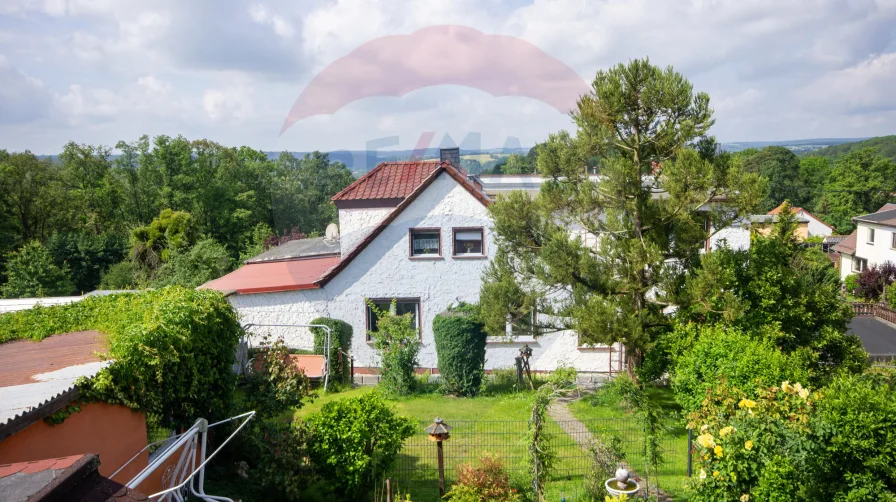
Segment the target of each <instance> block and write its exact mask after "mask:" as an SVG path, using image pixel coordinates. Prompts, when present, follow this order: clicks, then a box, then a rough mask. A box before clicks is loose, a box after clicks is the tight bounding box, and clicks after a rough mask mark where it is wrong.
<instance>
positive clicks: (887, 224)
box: [832, 204, 896, 279]
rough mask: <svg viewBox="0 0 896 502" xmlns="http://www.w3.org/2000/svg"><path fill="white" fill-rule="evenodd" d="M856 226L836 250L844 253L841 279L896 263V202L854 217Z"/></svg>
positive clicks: (841, 264)
mask: <svg viewBox="0 0 896 502" xmlns="http://www.w3.org/2000/svg"><path fill="white" fill-rule="evenodd" d="M852 221H853V223H855V224H856V229H855V230H854V231H853V233H851V234H850V235H849V237H847V238H846V239H844V240H843V241H841V242H840V243H839V244H837V245H836V246H834V247H833V248H832V249H833V250H834V251H836V252H838V253H840V278H841V279H845V278H846V277H847V276H849V275H850V274H856V273H859V272H861V271H863V270H865V269H866V268H868V267H870V266H873V265H879V264H881V263H884V262H887V261H891V262H894V263H896V204H884V205H883V207H881V208H880V209H879V210H878V211H877V212H876V213H871V214H865V215H862V216H856V217H855V218H853V219H852Z"/></svg>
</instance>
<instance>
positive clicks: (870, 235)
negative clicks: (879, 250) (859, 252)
mask: <svg viewBox="0 0 896 502" xmlns="http://www.w3.org/2000/svg"><path fill="white" fill-rule="evenodd" d="M868 244H874V229H873V228H869V229H868Z"/></svg>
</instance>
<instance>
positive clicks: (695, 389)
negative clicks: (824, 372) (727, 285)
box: [672, 325, 809, 411]
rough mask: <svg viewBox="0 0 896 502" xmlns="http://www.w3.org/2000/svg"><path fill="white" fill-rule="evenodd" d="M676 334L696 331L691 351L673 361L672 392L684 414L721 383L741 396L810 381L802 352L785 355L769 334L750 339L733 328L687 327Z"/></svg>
mask: <svg viewBox="0 0 896 502" xmlns="http://www.w3.org/2000/svg"><path fill="white" fill-rule="evenodd" d="M676 329H677V330H680V329H684V330H694V329H696V330H698V331H697V332H698V338H697V341H696V343H694V346H693V348H691V349H690V350H689V351H688V352H686V353H684V354H682V355H681V356H679V357H678V358H676V360H675V367H674V369H673V373H672V388H673V390H674V391H675V400H676V401H678V403H679V404H681V406H682V407H683V408H684V409H685V410H686V411H694V410H697V409H698V408H700V404H701V403H702V402H703V399H704V398H705V397H706V395H707V391H708V390H709V389H711V388H712V387H714V386H715V385H717V384H718V382H719V381H720V380H725V381H727V382H728V383H729V384H730V385H733V386H735V387H737V388H738V389H740V390H741V391H743V392H746V393H748V394H753V393H755V392H756V390H757V389H759V388H760V387H764V386H769V385H773V384H775V383H777V382H781V381H784V380H790V381H802V382H806V381H808V380H809V370H808V369H807V367H808V366H807V364H808V361H805V357H804V356H805V354H804V352H803V351H797V352H795V353H793V354H785V353H784V352H782V351H780V350H779V349H778V348H777V347H776V346H775V345H774V344H773V343H772V342H771V341H770V340H771V339H773V338H774V335H773V334H771V333H769V334H768V335H767V336H763V337H761V338H752V337H751V336H749V335H747V334H744V333H743V332H741V331H740V330H738V329H735V328H725V327H723V326H705V327H698V326H695V325H686V326H680V327H678V328H676Z"/></svg>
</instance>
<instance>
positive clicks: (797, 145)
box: [722, 138, 868, 155]
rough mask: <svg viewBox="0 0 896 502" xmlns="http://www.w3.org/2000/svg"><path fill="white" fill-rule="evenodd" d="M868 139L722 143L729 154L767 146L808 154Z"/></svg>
mask: <svg viewBox="0 0 896 502" xmlns="http://www.w3.org/2000/svg"><path fill="white" fill-rule="evenodd" d="M865 139H868V138H812V139H795V140H790V141H739V142H732V143H722V149H723V150H725V151H727V152H740V151H742V150H746V149H747V148H756V149H762V148H765V147H767V146H783V147H784V148H787V149H788V150H791V151H792V152H794V153H796V154H798V155H799V154H806V153H809V152H814V151H818V150H822V149H825V148H828V147H831V146H835V145H842V144H848V143H854V142H856V141H862V140H865Z"/></svg>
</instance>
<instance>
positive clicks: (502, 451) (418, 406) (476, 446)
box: [285, 387, 665, 502]
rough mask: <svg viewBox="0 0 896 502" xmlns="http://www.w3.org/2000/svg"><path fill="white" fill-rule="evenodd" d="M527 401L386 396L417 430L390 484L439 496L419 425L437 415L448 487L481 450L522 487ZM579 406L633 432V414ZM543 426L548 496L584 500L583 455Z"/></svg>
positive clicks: (307, 411)
mask: <svg viewBox="0 0 896 502" xmlns="http://www.w3.org/2000/svg"><path fill="white" fill-rule="evenodd" d="M373 391H374V389H373V388H372V387H359V388H354V389H351V390H346V391H343V392H340V393H335V394H321V395H320V397H318V398H317V399H316V400H315V401H314V402H313V403H309V404H306V405H305V406H303V407H302V408H300V409H299V410H296V411H295V412H294V413H293V414H292V415H291V416H290V417H285V418H286V419H287V420H288V419H289V418H293V419H303V418H306V417H308V416H309V415H311V414H313V413H315V412H317V411H319V410H320V409H321V407H322V406H323V405H324V404H326V403H328V402H331V401H333V400H336V399H344V398H347V397H351V396H358V395H362V394H364V393H367V392H373ZM658 397H662V396H658ZM531 400H532V393H531V392H519V393H507V394H503V395H499V396H487V397H476V398H452V397H446V396H443V395H440V394H423V395H415V396H410V397H406V398H401V399H394V400H390V401H389V402H390V403H391V404H392V405H393V406H394V407H395V409H396V411H397V412H398V413H400V414H401V415H404V416H407V417H409V418H411V419H413V420H416V421H417V422H418V428H417V429H418V432H417V433H416V434H415V435H414V436H412V437H411V438H409V439H408V440H407V441H406V443H405V446H404V448H403V450H402V452H401V454H400V455H399V458H398V460H397V462H396V466H395V471H394V472H392V475H391V477H392V478H393V483H394V484H395V485H397V487H398V488H399V489H400V490H401V491H402V492H406V491H409V492H410V493H411V496H412V499H413V500H414V501H415V502H427V501H437V500H438V499H439V495H438V482H437V474H436V473H437V472H438V471H437V465H438V464H437V460H436V445H435V444H434V443H432V442H431V441H429V439H428V437H427V436H426V434H425V433H424V432H423V428H424V427H425V426H426V425H428V424H429V423H430V422H431V421H432V419H433V418H434V417H437V416H438V417H441V418H442V419H443V420H444V421H445V422H447V423H448V424H449V425H451V426H453V427H454V429H453V430H452V431H451V438H450V439H449V440H448V441H446V442H445V443H444V451H445V465H446V467H445V474H446V478H447V484H448V485H450V484H451V482H452V480H453V478H454V477H455V476H454V473H455V470H456V468H457V467H458V466H459V465H462V464H464V463H469V462H473V463H475V462H476V460H477V459H478V458H479V457H480V456H482V455H483V454H485V453H491V454H497V455H498V456H499V457H501V458H502V459H503V460H504V462H505V464H506V466H507V469H508V471H509V472H510V474H511V476H512V477H513V478H514V479H515V480H516V484H517V486H526V479H527V472H526V470H525V454H526V447H525V444H524V440H525V436H526V420H528V418H529V414H530V411H531ZM585 406H587V407H588V408H593V409H589V410H587V411H588V412H589V413H594V415H593V416H592V415H588V414H587V413H586V414H583V417H584V418H606V419H607V420H601V421H600V424H602V425H603V426H606V425H607V424H614V425H617V426H619V427H624V428H627V429H629V430H630V432H632V433H634V423H635V422H634V419H633V417H625V416H620V415H619V413H618V412H617V411H615V410H609V411H608V410H604V409H603V407H601V408H595V407H592V406H591V405H588V404H586V405H585ZM574 407H575V409H578V408H579V407H580V406H579V405H578V403H574ZM601 414H603V415H601ZM586 425H589V426H593V427H597V426H598V425H599V424H597V423H595V421H594V420H591V421H590V422H586ZM546 428H547V431H548V432H549V433H550V434H552V435H553V439H552V440H551V445H552V447H553V449H554V451H555V452H556V453H557V456H558V459H557V462H556V465H555V466H554V468H553V470H552V475H551V477H550V479H549V482H548V486H547V494H546V495H547V497H548V500H560V499H561V498H562V497H565V498H566V500H567V501H568V502H574V501H585V500H589V499H588V498H586V492H585V488H584V479H583V475H584V473H585V472H587V471H588V469H589V467H590V459H589V457H588V455H587V454H586V453H585V452H584V451H583V449H582V448H581V447H580V446H579V445H578V444H576V442H575V441H574V439H573V438H572V437H571V436H570V435H568V434H566V433H565V432H564V431H563V430H562V429H561V428H560V426H559V425H558V424H557V423H555V422H554V421H553V420H550V419H549V422H548V424H547V425H546ZM630 436H631V434H630ZM632 439H634V438H632ZM628 458H629V459H630V461H631V460H633V459H634V458H635V457H634V456H633V455H630V456H629V457H628ZM661 481H662V480H661ZM663 486H664V487H665V484H664V485H663Z"/></svg>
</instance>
